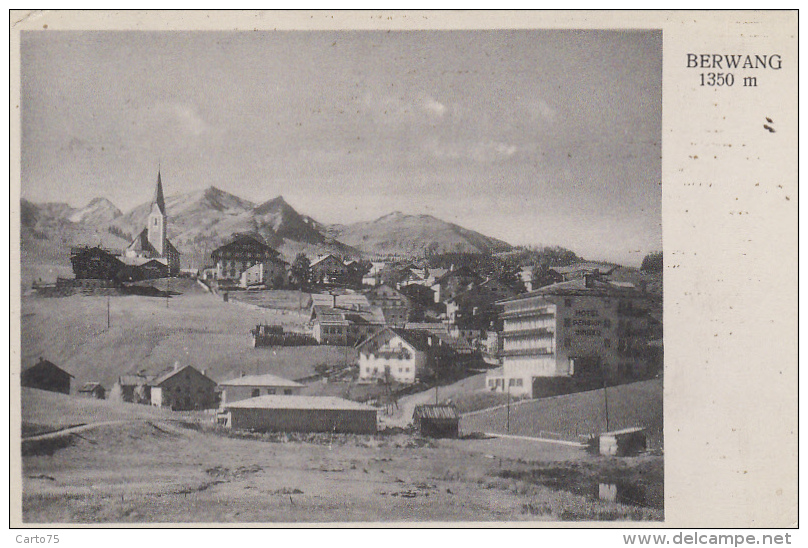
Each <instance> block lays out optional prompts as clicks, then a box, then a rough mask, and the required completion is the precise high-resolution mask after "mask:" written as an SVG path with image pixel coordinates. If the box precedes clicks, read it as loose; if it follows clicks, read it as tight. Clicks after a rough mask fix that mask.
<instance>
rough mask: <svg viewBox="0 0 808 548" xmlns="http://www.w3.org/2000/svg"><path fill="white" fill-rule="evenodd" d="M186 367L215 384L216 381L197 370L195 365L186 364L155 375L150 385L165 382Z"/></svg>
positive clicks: (158, 384)
mask: <svg viewBox="0 0 808 548" xmlns="http://www.w3.org/2000/svg"><path fill="white" fill-rule="evenodd" d="M186 369H191V370H193V371H195V372H196V373H197V374H199V375H201V376H202V377H205V378H206V379H208V380H209V381H210V382H212V383H213V384H216V381H214V380H213V379H211V378H210V377H208V376H207V375H202V372H201V371H197V370H196V368H195V367H193V366H190V365H186V366H184V367H180V368H179V369H174V370H172V371H169V372H168V373H165V374H163V375H162V376H160V377H157V378H156V379H154V381H153V382H152V383H151V385H152V386H160V385H161V384H163V383H164V382H166V381H167V380H168V379H170V378H171V377H173V376H174V375H179V374H180V373H182V372H183V371H185V370H186Z"/></svg>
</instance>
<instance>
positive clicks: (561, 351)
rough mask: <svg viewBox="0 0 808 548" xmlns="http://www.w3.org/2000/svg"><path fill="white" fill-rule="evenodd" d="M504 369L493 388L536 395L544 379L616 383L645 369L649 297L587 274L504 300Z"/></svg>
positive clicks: (489, 382)
mask: <svg viewBox="0 0 808 548" xmlns="http://www.w3.org/2000/svg"><path fill="white" fill-rule="evenodd" d="M500 304H501V306H502V307H503V312H502V314H501V318H502V319H503V330H502V332H501V338H502V343H501V344H502V352H501V355H502V357H503V373H502V375H492V376H489V377H488V378H487V379H486V383H487V386H488V388H489V389H490V390H497V391H506V390H508V389H509V388H510V392H511V393H512V394H531V395H532V394H533V393H534V381H536V380H537V379H543V378H568V379H574V380H575V379H577V380H582V381H585V380H587V379H593V378H595V379H608V380H619V379H622V378H628V377H637V376H642V375H644V374H645V373H646V370H647V366H648V351H647V342H648V340H649V319H648V305H649V300H648V298H647V295H646V294H644V293H642V292H641V291H638V290H636V289H635V288H633V286H631V284H619V283H614V282H609V281H605V280H602V279H599V278H597V277H596V276H594V275H591V274H587V275H586V276H585V277H584V278H578V279H575V280H572V281H569V282H561V283H557V284H553V285H549V286H547V287H543V288H540V289H537V290H535V291H532V292H530V293H526V294H522V295H518V296H516V297H511V298H509V299H505V300H503V301H501V302H500Z"/></svg>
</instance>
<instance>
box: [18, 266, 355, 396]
mask: <svg viewBox="0 0 808 548" xmlns="http://www.w3.org/2000/svg"><path fill="white" fill-rule="evenodd" d="M157 285H158V286H159V287H160V288H161V289H166V288H167V287H168V286H167V284H166V283H165V282H164V281H163V283H162V284H157ZM170 289H171V292H172V293H176V294H174V295H173V296H172V297H171V298H169V299H165V298H160V297H144V296H132V295H129V296H117V297H110V298H109V309H110V320H111V324H112V326H111V327H110V328H109V329H107V297H102V296H86V295H73V296H70V297H50V298H48V297H39V296H37V295H35V294H34V295H24V296H23V297H22V318H21V321H22V332H21V333H22V336H21V347H22V365H23V367H25V366H28V365H32V364H33V363H35V362H36V360H37V359H38V358H39V357H40V356H41V357H43V358H45V359H48V360H50V361H52V362H53V363H55V364H56V365H58V366H60V367H62V368H64V369H65V370H66V371H68V372H69V373H71V374H72V375H74V376H75V379H74V381H73V387H74V389H75V387H78V386H81V385H82V384H83V383H84V382H88V381H96V382H100V383H102V384H103V385H104V387H105V388H107V389H109V388H111V386H112V384H113V383H114V382H115V381H116V380H117V378H118V376H119V375H122V374H124V373H133V372H136V371H145V372H149V373H157V372H160V371H163V370H165V369H167V368H170V367H171V366H172V365H173V364H174V362H175V361H179V362H180V363H181V364H190V365H193V366H194V367H196V368H197V369H199V370H203V369H204V370H205V371H206V373H207V374H208V375H209V376H210V377H211V378H213V379H214V380H216V381H222V380H227V379H230V378H233V377H236V376H238V375H239V374H240V373H241V372H244V373H247V374H256V373H273V374H276V375H280V376H282V377H286V378H290V379H297V378H302V377H306V376H309V375H312V374H313V373H314V367H315V366H316V365H318V364H328V365H334V364H342V363H344V361H345V359H346V358H345V356H346V352H345V349H343V348H341V347H330V346H305V347H287V348H253V346H252V336H251V335H250V330H251V329H253V328H254V327H255V326H256V325H257V324H259V323H271V324H282V325H285V326H286V327H288V328H295V329H299V328H300V327H301V326H302V324H303V323H304V322H305V321H306V319H307V318H306V314H305V313H304V314H299V313H297V312H296V311H291V310H269V309H265V308H259V307H257V306H253V305H246V304H241V303H238V302H229V303H225V302H223V301H222V299H221V297H218V296H216V295H213V294H210V293H206V292H205V291H204V290H203V289H202V288H201V287H199V286H198V285H197V284H196V282H194V281H192V280H188V279H174V280H171V282H170ZM348 359H353V354H352V353H351V352H348Z"/></svg>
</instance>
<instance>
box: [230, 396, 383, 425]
mask: <svg viewBox="0 0 808 548" xmlns="http://www.w3.org/2000/svg"><path fill="white" fill-rule="evenodd" d="M218 422H219V424H222V425H224V426H227V427H229V428H233V429H235V430H252V431H256V432H335V433H345V434H375V433H376V409H375V408H373V407H370V406H368V405H364V404H361V403H356V402H353V401H349V400H344V399H342V398H335V397H330V396H322V397H317V396H278V395H270V396H260V397H257V398H250V399H246V400H241V401H237V402H233V403H230V404H227V405H226V406H225V407H224V409H223V412H222V413H221V414H220V415H219V418H218Z"/></svg>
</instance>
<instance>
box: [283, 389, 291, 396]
mask: <svg viewBox="0 0 808 548" xmlns="http://www.w3.org/2000/svg"><path fill="white" fill-rule="evenodd" d="M283 395H284V396H291V395H292V389H291V388H284V389H283Z"/></svg>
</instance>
